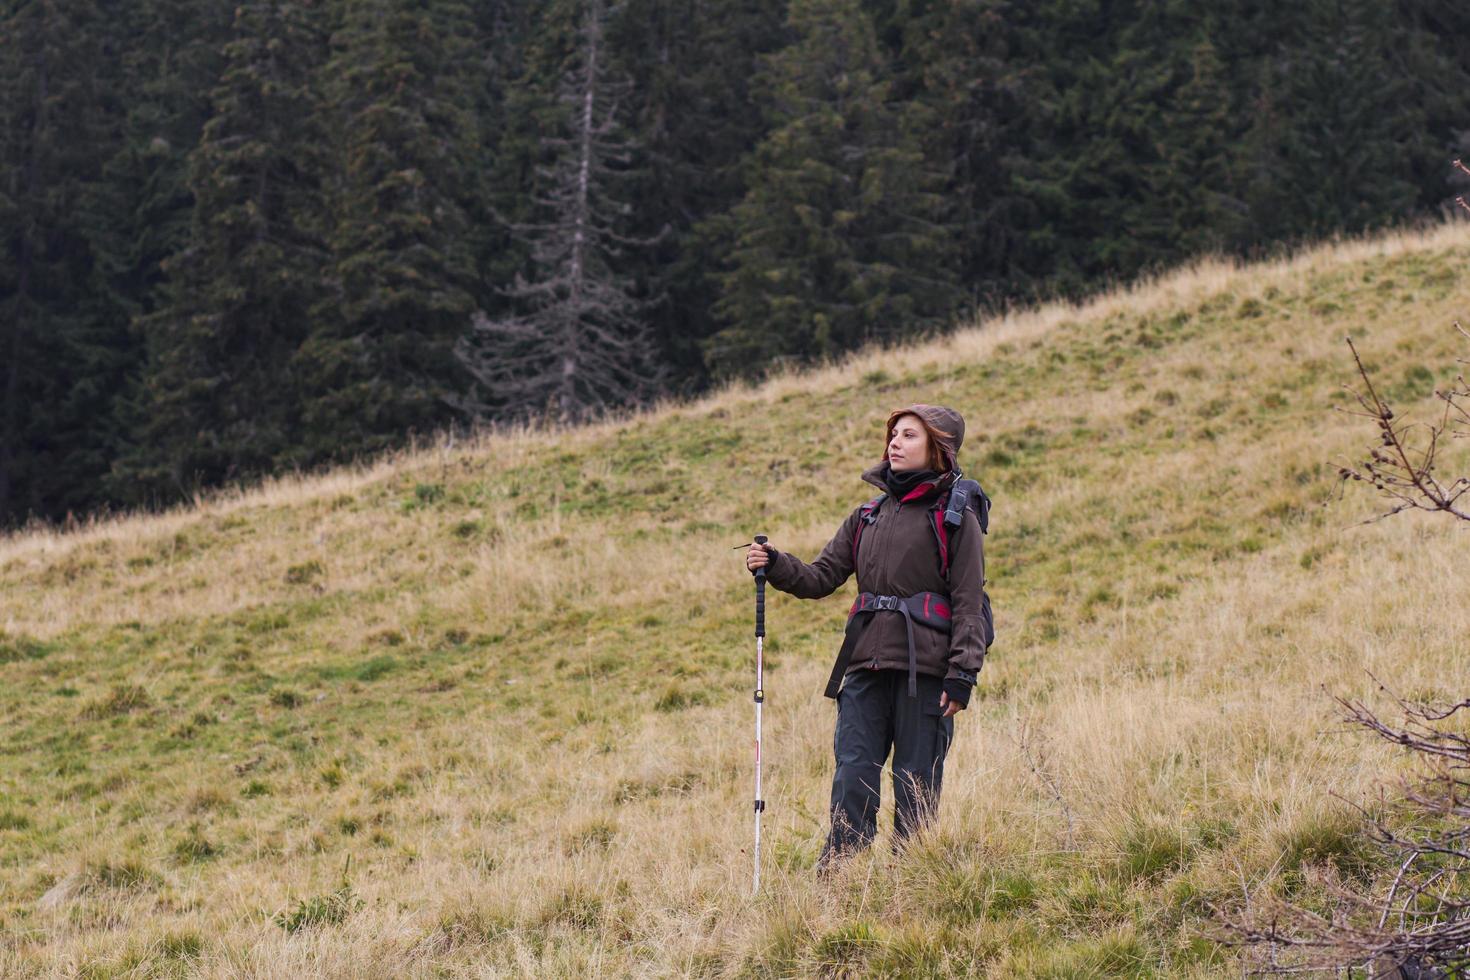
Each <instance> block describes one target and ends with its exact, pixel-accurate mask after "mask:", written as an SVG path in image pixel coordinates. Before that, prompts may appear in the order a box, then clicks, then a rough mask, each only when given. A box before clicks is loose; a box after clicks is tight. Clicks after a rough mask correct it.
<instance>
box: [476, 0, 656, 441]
mask: <svg viewBox="0 0 1470 980" xmlns="http://www.w3.org/2000/svg"><path fill="white" fill-rule="evenodd" d="M605 18H606V13H605V12H604V10H603V8H602V4H601V0H589V2H588V3H587V5H586V9H585V11H584V13H583V17H582V25H581V30H580V43H579V44H578V46H577V48H576V49H575V51H574V52H573V53H572V55H571V57H570V59H569V64H568V65H567V66H566V69H565V71H564V73H563V75H562V78H561V83H560V85H559V87H558V105H559V107H560V109H561V110H562V115H561V121H560V124H559V125H557V126H556V127H555V129H553V130H551V131H552V132H559V133H560V134H561V135H548V136H545V137H543V144H544V146H545V148H546V150H547V152H548V154H549V155H550V156H551V157H552V160H553V162H552V164H551V165H550V166H549V167H546V168H543V169H541V170H540V171H539V174H538V176H539V177H540V179H541V181H542V190H541V192H540V193H539V194H538V195H537V198H536V202H537V205H538V210H539V211H540V214H539V215H538V219H539V220H537V221H535V222H532V223H527V224H519V225H518V226H517V228H516V231H517V232H518V234H519V235H520V236H521V237H522V239H523V240H524V242H525V243H526V246H527V247H528V249H529V252H530V263H529V264H530V269H529V274H528V275H525V276H518V277H517V279H516V282H515V284H514V285H513V286H512V287H511V288H509V289H508V290H507V291H506V292H507V294H508V296H509V298H510V299H511V300H512V301H513V302H514V303H515V304H516V305H517V310H516V311H514V312H511V313H508V314H506V315H503V316H499V317H494V318H491V317H488V316H484V315H480V316H478V317H477V318H476V320H475V325H474V331H473V333H472V334H471V335H470V336H469V337H467V338H466V340H465V342H464V343H463V344H461V346H460V350H459V353H460V357H461V359H462V360H463V362H464V363H465V364H466V366H467V367H468V368H469V370H470V371H471V372H472V373H473V375H474V376H475V378H476V380H477V382H478V385H477V387H476V388H475V389H474V390H473V391H472V392H471V393H470V395H469V397H468V399H467V401H466V404H467V405H468V406H470V407H472V408H473V409H474V410H476V411H478V412H480V413H482V414H485V415H489V416H492V417H517V416H526V415H538V414H541V413H543V412H544V413H545V414H547V415H549V416H551V417H553V418H556V419H558V420H560V421H563V422H572V421H577V420H580V419H584V418H587V417H589V416H592V415H595V414H597V413H598V412H601V411H603V410H606V409H608V408H616V407H622V406H627V405H633V404H638V403H640V402H642V401H645V400H646V399H648V398H649V397H651V396H652V395H654V394H655V393H656V392H657V391H658V385H659V382H660V380H661V378H660V374H661V372H660V369H659V366H658V364H657V362H656V359H655V357H654V355H653V352H652V349H651V347H650V345H649V343H648V339H647V336H646V328H645V325H644V322H643V320H642V314H643V309H644V303H643V301H641V300H640V299H639V298H638V297H637V296H636V295H634V291H633V284H632V283H631V282H630V280H628V279H627V278H626V277H624V276H622V275H620V274H619V271H618V269H617V265H616V263H617V262H618V260H619V259H620V258H621V256H622V253H623V250H624V249H625V248H626V247H627V246H629V245H631V244H636V243H635V242H634V241H633V240H631V239H630V238H629V237H628V236H626V235H625V234H623V232H622V225H623V223H624V221H625V220H626V219H625V216H626V213H627V211H628V209H629V206H628V205H627V204H626V203H624V202H623V201H622V200H620V199H619V197H618V195H617V191H618V187H617V184H618V181H619V177H620V174H621V172H622V171H623V169H624V168H626V167H627V166H628V165H629V164H630V162H631V160H632V155H633V152H634V147H633V146H632V145H631V143H630V142H629V141H628V140H627V139H626V138H625V137H624V136H623V135H622V132H621V126H620V121H619V118H618V115H617V109H618V98H619V96H620V95H621V94H622V91H623V86H622V85H620V84H619V83H618V82H617V81H616V80H614V79H613V78H611V77H610V73H609V68H608V65H607V51H606V44H605V40H604V35H605Z"/></svg>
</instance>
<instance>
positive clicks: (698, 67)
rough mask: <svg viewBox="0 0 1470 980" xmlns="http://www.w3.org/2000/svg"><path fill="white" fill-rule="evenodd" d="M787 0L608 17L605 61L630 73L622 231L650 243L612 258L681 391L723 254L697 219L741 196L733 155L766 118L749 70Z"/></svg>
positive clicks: (703, 380)
mask: <svg viewBox="0 0 1470 980" xmlns="http://www.w3.org/2000/svg"><path fill="white" fill-rule="evenodd" d="M785 15H786V2H785V0H755V2H751V0H623V3H622V4H621V5H620V15H619V16H618V17H616V18H614V19H612V20H611V21H610V22H609V25H608V38H607V48H608V53H609V57H610V60H611V62H612V63H613V64H615V65H617V66H618V67H619V68H620V69H621V73H622V74H623V75H624V76H625V77H626V78H627V80H628V82H629V92H628V97H627V99H626V100H625V104H626V106H627V113H626V115H625V117H624V118H625V119H626V121H627V129H628V131H629V132H630V133H632V134H634V139H635V140H636V142H637V144H638V146H639V148H640V153H639V161H640V166H639V167H638V168H637V171H636V172H634V173H630V174H629V175H628V179H627V180H626V182H625V185H624V186H625V187H626V192H625V199H626V200H628V201H629V202H630V203H634V202H636V207H634V208H633V210H632V212H631V213H630V215H629V223H630V228H631V230H632V231H633V233H634V234H637V235H639V236H642V237H654V236H656V235H658V234H659V233H660V231H661V230H663V229H668V233H667V234H664V235H663V236H662V237H661V238H660V239H659V241H658V242H657V243H656V244H654V245H652V246H651V247H649V248H646V249H639V250H636V251H634V252H631V253H629V254H628V255H627V256H625V259H626V261H624V262H623V263H622V264H621V268H623V269H624V270H625V271H626V272H627V274H628V275H630V276H631V277H632V278H634V279H635V280H637V282H638V283H639V286H638V289H639V290H640V292H641V293H643V294H662V295H664V296H665V297H666V298H665V299H664V300H663V301H662V302H659V303H657V304H653V305H651V306H650V307H649V309H648V310H647V311H646V313H645V317H646V319H647V321H648V324H649V334H650V337H651V339H652V342H653V343H654V345H655V346H656V348H657V350H658V352H659V357H660V359H661V360H662V361H664V362H665V363H667V364H668V366H669V369H670V372H671V374H672V375H673V376H674V378H675V379H676V381H677V383H678V386H679V388H680V390H682V391H685V392H690V391H694V390H698V389H699V388H701V387H703V386H704V385H705V384H707V382H708V377H707V374H706V372H705V363H704V355H703V351H702V343H703V341H704V340H705V339H706V338H707V337H709V336H710V335H711V334H713V333H714V332H715V331H716V330H718V329H719V324H718V323H717V322H716V320H715V318H714V313H713V307H714V300H715V299H716V298H717V294H714V293H713V292H712V291H711V290H710V288H709V275H708V270H709V269H712V268H717V267H718V266H719V265H720V263H721V262H722V260H723V258H724V243H723V242H722V241H721V240H720V239H719V237H718V236H712V235H707V234H702V233H701V231H700V226H701V224H702V223H703V222H706V221H707V220H709V219H711V218H714V217H715V216H717V215H721V214H724V213H726V212H728V211H729V210H730V209H731V208H732V207H734V206H735V205H736V204H737V203H739V201H740V199H741V198H742V197H743V196H744V194H745V191H746V189H747V188H746V186H745V182H744V178H745V174H744V173H743V171H742V169H741V166H740V164H741V161H742V159H743V158H744V156H745V155H746V153H747V152H749V150H750V148H751V147H752V146H754V145H755V144H756V143H757V142H758V141H759V140H760V138H761V137H762V136H763V135H765V124H764V121H763V120H762V118H761V114H760V112H758V111H754V110H755V107H754V104H753V101H754V95H753V93H752V84H751V82H752V79H753V78H754V76H755V75H756V72H757V70H758V69H759V67H760V64H761V58H762V57H763V56H764V55H767V54H770V53H771V52H773V51H776V50H778V49H779V48H780V47H781V46H782V45H783V44H784V42H785V40H786V32H785V29H784V26H783V21H784V19H785Z"/></svg>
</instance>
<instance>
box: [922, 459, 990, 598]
mask: <svg viewBox="0 0 1470 980" xmlns="http://www.w3.org/2000/svg"><path fill="white" fill-rule="evenodd" d="M966 509H973V510H974V511H975V517H976V518H977V519H978V520H979V521H980V533H981V534H989V533H990V498H989V497H987V496H986V495H985V491H984V490H982V489H980V484H978V483H976V482H975V481H974V480H966V479H960V480H956V481H955V482H954V485H953V486H951V487H950V488H949V489H948V490H946V491H945V492H944V493H941V494H940V495H939V496H938V497H937V498H936V499H935V501H934V506H933V508H932V509H931V510H930V511H929V523H930V525H931V526H932V527H933V528H934V543H935V544H937V545H938V546H939V574H940V575H943V576H944V577H945V578H946V579H948V578H949V538H950V535H951V534H953V533H954V532H955V531H958V530H959V529H960V525H961V524H962V523H963V522H964V519H965V510H966Z"/></svg>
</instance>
